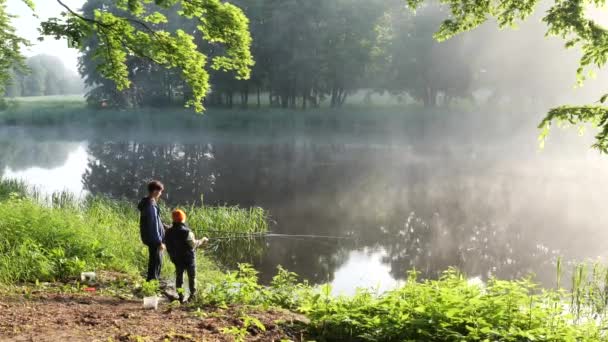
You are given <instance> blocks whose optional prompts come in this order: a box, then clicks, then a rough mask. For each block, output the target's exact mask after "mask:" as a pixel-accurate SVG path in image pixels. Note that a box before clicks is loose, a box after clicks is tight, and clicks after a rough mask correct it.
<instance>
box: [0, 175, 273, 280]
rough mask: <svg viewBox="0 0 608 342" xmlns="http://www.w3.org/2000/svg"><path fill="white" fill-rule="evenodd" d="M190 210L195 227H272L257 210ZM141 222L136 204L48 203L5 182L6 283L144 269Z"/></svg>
mask: <svg viewBox="0 0 608 342" xmlns="http://www.w3.org/2000/svg"><path fill="white" fill-rule="evenodd" d="M189 214H190V217H191V218H192V219H193V224H194V225H195V226H198V224H199V223H201V227H203V223H204V227H213V229H214V231H215V232H216V233H217V234H235V233H237V232H238V233H240V234H243V233H247V232H254V231H255V232H261V231H264V230H265V229H266V227H267V226H266V223H265V221H263V218H265V214H264V213H263V211H261V210H257V209H253V210H251V211H248V210H243V209H238V208H225V207H219V208H212V207H190V208H189ZM138 220H139V214H138V212H137V211H136V209H135V205H134V204H133V203H128V202H121V201H114V200H110V199H106V198H100V197H91V198H87V199H85V200H83V201H78V200H76V199H75V197H74V196H72V195H70V194H68V193H60V194H55V195H53V196H51V200H50V201H48V200H44V199H42V198H41V196H40V195H35V196H34V195H32V192H30V191H29V190H28V188H27V186H25V185H24V184H23V183H20V182H15V181H9V180H0V236H2V239H1V240H0V283H4V284H11V283H17V282H30V281H36V280H41V281H51V280H66V279H70V278H72V277H75V276H77V275H78V274H79V273H80V272H81V271H83V270H85V269H86V270H99V269H105V270H115V271H120V272H126V273H132V274H136V273H138V272H141V271H142V270H144V268H145V264H146V261H147V251H146V248H145V247H144V246H143V245H142V244H141V242H140V236H139V228H138V227H139V225H138ZM222 229H225V230H226V233H222ZM201 233H202V232H201ZM169 269H170V268H169Z"/></svg>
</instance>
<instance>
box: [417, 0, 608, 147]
mask: <svg viewBox="0 0 608 342" xmlns="http://www.w3.org/2000/svg"><path fill="white" fill-rule="evenodd" d="M424 2H425V1H424V0H407V3H408V5H409V7H411V8H412V9H417V8H420V7H421V6H422V4H423V3H424ZM440 3H442V4H444V5H446V6H447V7H448V8H449V10H450V16H449V19H446V20H445V21H443V23H442V24H441V25H440V26H439V30H438V31H437V32H436V33H435V38H436V39H438V40H439V41H443V40H446V39H449V38H452V37H454V36H456V35H458V34H460V33H463V32H465V31H470V30H472V29H474V28H477V27H479V26H480V25H482V24H483V23H485V22H487V21H488V20H490V19H495V20H496V21H497V23H498V26H499V27H500V28H504V27H512V26H514V25H515V24H516V22H518V21H523V20H526V19H528V18H530V16H531V15H532V14H533V13H534V11H535V9H536V8H537V7H538V6H539V3H540V1H538V0H530V1H528V0H506V1H498V2H495V1H482V0H441V1H440ZM605 5H606V1H605V0H598V1H589V0H555V1H554V2H553V3H552V4H551V5H550V7H549V9H548V10H547V11H546V15H545V16H544V17H543V19H542V20H543V22H544V23H545V24H546V25H547V35H551V36H557V37H561V38H563V39H564V40H566V45H565V46H566V48H573V47H580V48H581V50H582V56H581V58H580V61H579V67H578V69H577V77H578V82H579V84H582V82H583V81H584V80H585V79H586V76H587V74H588V73H589V72H590V68H591V67H597V68H601V67H603V66H604V65H605V64H606V62H607V61H608V29H606V28H604V27H602V26H601V25H600V24H598V23H596V22H595V21H594V20H593V19H591V18H589V17H588V16H587V14H586V11H587V9H588V8H589V7H590V6H596V7H603V6H605ZM607 100H608V94H606V95H604V96H602V98H601V99H600V100H599V102H600V103H601V104H599V105H587V106H571V105H564V106H560V107H557V108H554V109H551V110H550V111H549V113H548V114H547V116H546V117H545V119H544V120H543V121H542V122H541V124H540V126H539V127H540V128H541V129H542V133H541V138H544V137H546V136H547V134H548V132H549V129H550V128H551V125H552V123H554V122H558V123H559V122H567V123H569V124H573V125H578V124H585V123H591V124H593V125H597V126H598V127H599V128H600V132H599V133H598V134H597V135H596V142H595V144H594V145H593V147H594V148H597V149H599V150H600V151H601V152H603V153H608V106H605V105H603V104H604V103H605V102H606V101H607Z"/></svg>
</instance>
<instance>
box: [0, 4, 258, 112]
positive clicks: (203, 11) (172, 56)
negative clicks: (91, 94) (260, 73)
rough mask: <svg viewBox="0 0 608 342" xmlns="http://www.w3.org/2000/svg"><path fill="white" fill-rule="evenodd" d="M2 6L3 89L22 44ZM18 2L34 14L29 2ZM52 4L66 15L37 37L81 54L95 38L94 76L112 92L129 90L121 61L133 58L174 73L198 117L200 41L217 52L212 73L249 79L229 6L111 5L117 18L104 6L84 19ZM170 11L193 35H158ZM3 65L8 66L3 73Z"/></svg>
mask: <svg viewBox="0 0 608 342" xmlns="http://www.w3.org/2000/svg"><path fill="white" fill-rule="evenodd" d="M4 1H5V0H0V31H1V32H2V33H0V41H1V42H2V43H0V45H1V46H2V49H3V51H2V52H0V84H4V82H3V79H2V76H1V75H3V74H7V73H5V72H4V71H6V70H8V68H10V66H11V65H13V63H14V62H22V57H21V54H20V51H19V46H20V45H24V44H26V43H27V42H26V41H25V40H23V39H22V38H20V37H18V36H15V35H14V28H13V27H11V26H10V16H8V15H6V14H5V11H4V10H5V6H4ZM23 1H24V2H26V3H27V4H28V5H29V6H30V7H31V8H32V9H33V8H34V7H33V3H32V2H31V0H23ZM57 2H58V3H59V4H60V5H61V6H63V7H64V8H65V10H66V11H65V12H64V13H62V16H61V18H51V19H49V20H47V21H45V22H43V23H42V26H41V29H40V31H41V33H42V34H43V35H45V36H52V37H54V38H57V39H59V38H67V39H68V41H69V42H70V44H71V45H72V46H73V47H75V48H83V47H84V43H85V41H86V40H87V39H89V38H90V37H92V36H96V37H97V40H98V41H99V45H98V46H97V47H96V48H95V51H94V58H95V59H97V60H98V61H99V64H98V65H99V66H98V70H99V72H100V74H101V75H102V76H104V77H106V78H108V79H111V80H112V81H114V83H115V84H116V87H117V88H118V90H124V89H127V88H129V86H130V85H131V82H130V80H129V69H128V66H127V59H128V57H129V56H138V57H142V58H146V59H149V60H151V61H153V62H155V63H156V64H158V65H161V66H163V67H167V68H174V69H177V70H179V71H180V72H181V76H182V77H183V79H184V81H185V82H186V83H187V84H188V85H189V86H190V88H191V89H192V98H191V99H189V100H188V102H187V106H193V107H194V108H195V110H196V111H199V112H200V111H203V109H204V108H203V105H202V102H203V99H204V97H205V95H206V94H207V92H208V91H209V73H208V71H207V69H206V67H207V64H208V58H207V56H206V55H205V54H204V53H202V52H201V51H199V49H198V47H197V44H196V41H197V39H198V40H199V41H200V38H202V39H204V40H205V41H207V42H209V43H213V44H219V45H221V46H222V47H223V51H224V53H223V54H219V55H216V56H214V57H213V58H212V59H211V62H210V67H211V68H212V69H214V70H224V71H233V72H234V74H235V75H236V78H238V79H248V78H249V76H250V72H251V67H252V66H253V64H254V62H253V57H252V55H251V51H250V46H251V35H250V34H249V30H248V26H249V21H248V19H247V17H246V16H245V15H244V14H243V12H242V11H241V9H240V8H238V7H236V6H234V5H232V4H230V3H227V2H222V1H221V0H113V2H114V4H116V6H117V7H118V8H119V9H120V13H111V12H110V11H109V10H108V7H107V6H100V8H99V9H97V10H95V11H94V15H93V16H92V17H86V16H84V15H82V14H79V13H77V12H76V11H74V10H73V9H71V8H69V7H68V6H67V5H65V4H64V3H63V2H62V1H61V0H57ZM171 7H177V8H178V9H179V11H178V14H179V15H180V16H181V17H184V18H185V19H188V20H193V21H195V22H196V30H195V31H194V32H186V31H184V30H177V31H176V32H175V33H171V32H168V31H165V30H163V29H162V28H163V24H167V22H168V20H167V18H166V17H165V16H164V15H163V14H162V13H161V12H160V10H161V9H167V8H171ZM3 19H4V20H3ZM199 36H200V37H199ZM5 37H8V38H5ZM5 46H6V48H5ZM4 50H7V52H5V51H4ZM11 54H12V55H11ZM13 55H14V56H13ZM5 56H8V57H10V59H7V58H5ZM11 56H13V57H11ZM4 64H8V66H7V67H5V68H4V69H3V67H4ZM5 80H6V79H5ZM5 80H4V81H5Z"/></svg>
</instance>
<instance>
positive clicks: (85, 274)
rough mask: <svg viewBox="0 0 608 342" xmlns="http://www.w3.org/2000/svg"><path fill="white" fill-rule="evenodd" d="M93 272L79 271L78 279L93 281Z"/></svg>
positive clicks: (94, 276)
mask: <svg viewBox="0 0 608 342" xmlns="http://www.w3.org/2000/svg"><path fill="white" fill-rule="evenodd" d="M95 278H96V275H95V272H82V273H80V280H81V281H83V282H91V281H95Z"/></svg>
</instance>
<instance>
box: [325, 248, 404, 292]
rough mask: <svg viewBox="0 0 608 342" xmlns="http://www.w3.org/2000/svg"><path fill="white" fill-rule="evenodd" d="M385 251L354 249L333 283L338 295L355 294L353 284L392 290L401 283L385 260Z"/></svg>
mask: <svg viewBox="0 0 608 342" xmlns="http://www.w3.org/2000/svg"><path fill="white" fill-rule="evenodd" d="M384 257H386V252H385V251H382V250H380V251H373V250H368V249H364V250H354V251H351V252H350V253H349V255H348V259H347V260H346V262H345V263H344V264H343V265H342V266H340V268H338V269H337V270H336V272H335V274H334V280H333V282H332V283H331V285H332V290H333V292H334V294H336V295H341V294H343V295H353V294H354V293H355V289H354V288H353V284H358V285H359V286H360V287H363V288H369V289H373V290H376V291H378V293H381V292H384V291H386V290H390V289H392V288H395V287H397V286H398V285H399V283H400V282H399V281H397V280H395V278H393V277H392V276H391V275H390V271H391V268H390V267H389V266H387V265H386V264H385V263H384V262H383V258H384Z"/></svg>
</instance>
